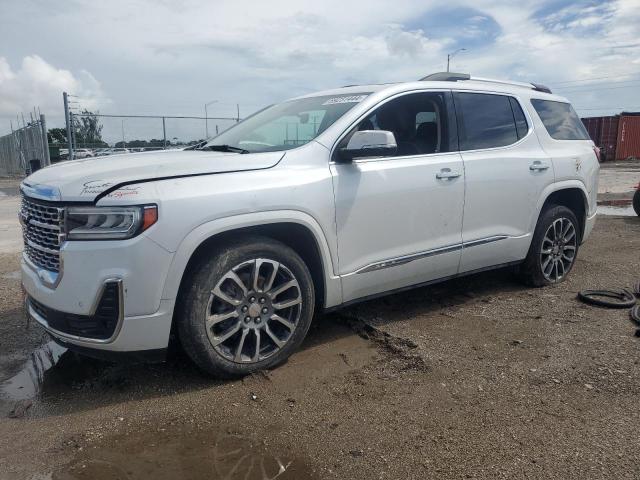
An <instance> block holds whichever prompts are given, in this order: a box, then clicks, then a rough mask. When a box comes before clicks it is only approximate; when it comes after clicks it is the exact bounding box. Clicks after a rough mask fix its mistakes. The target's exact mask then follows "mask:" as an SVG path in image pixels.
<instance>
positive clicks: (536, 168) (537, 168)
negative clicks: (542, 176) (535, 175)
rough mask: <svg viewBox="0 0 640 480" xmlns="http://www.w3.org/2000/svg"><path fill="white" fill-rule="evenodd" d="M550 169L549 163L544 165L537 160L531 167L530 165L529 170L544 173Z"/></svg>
mask: <svg viewBox="0 0 640 480" xmlns="http://www.w3.org/2000/svg"><path fill="white" fill-rule="evenodd" d="M548 169H549V164H547V163H542V162H541V161H540V160H536V161H535V162H533V163H532V164H531V165H529V170H531V171H532V172H536V171H537V172H542V171H544V170H548Z"/></svg>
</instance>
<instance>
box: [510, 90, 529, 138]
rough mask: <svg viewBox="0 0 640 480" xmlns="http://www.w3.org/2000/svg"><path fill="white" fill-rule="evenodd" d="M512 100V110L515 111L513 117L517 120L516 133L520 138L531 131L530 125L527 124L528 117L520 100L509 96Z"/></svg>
mask: <svg viewBox="0 0 640 480" xmlns="http://www.w3.org/2000/svg"><path fill="white" fill-rule="evenodd" d="M509 102H511V110H512V111H513V119H514V120H515V121H516V133H517V134H518V140H520V139H521V138H522V137H524V136H525V135H526V134H527V132H528V131H529V125H527V118H526V117H525V116H524V112H523V111H522V107H521V106H520V102H518V100H516V99H515V98H513V97H509Z"/></svg>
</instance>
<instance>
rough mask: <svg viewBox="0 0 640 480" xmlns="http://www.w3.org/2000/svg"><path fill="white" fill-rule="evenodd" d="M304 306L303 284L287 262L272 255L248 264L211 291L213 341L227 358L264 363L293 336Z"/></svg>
mask: <svg viewBox="0 0 640 480" xmlns="http://www.w3.org/2000/svg"><path fill="white" fill-rule="evenodd" d="M302 306H303V305H302V292H301V290H300V285H299V283H298V280H297V279H296V278H295V276H294V275H293V273H292V272H291V270H289V269H288V268H287V267H286V266H284V265H283V264H281V263H279V262H276V261H274V260H270V259H266V258H256V259H253V260H248V261H245V262H242V263H240V264H239V265H236V266H235V267H233V268H232V269H231V270H229V271H228V272H227V273H226V274H224V275H223V276H222V278H221V279H220V280H219V281H218V283H217V284H216V285H215V287H214V288H213V290H212V291H211V294H210V296H209V302H208V304H207V311H206V317H205V326H206V331H207V335H208V337H209V341H210V342H211V345H212V346H213V348H214V349H215V351H216V352H218V353H219V354H220V355H222V356H223V357H224V358H226V359H227V360H230V361H232V362H236V363H256V362H260V361H262V360H264V359H266V358H269V357H271V356H272V355H274V354H275V353H276V352H278V351H280V350H281V349H282V348H284V346H285V345H286V344H287V342H288V341H289V340H290V339H291V337H292V335H293V332H294V331H295V329H296V326H297V324H298V321H299V319H300V314H301V311H302Z"/></svg>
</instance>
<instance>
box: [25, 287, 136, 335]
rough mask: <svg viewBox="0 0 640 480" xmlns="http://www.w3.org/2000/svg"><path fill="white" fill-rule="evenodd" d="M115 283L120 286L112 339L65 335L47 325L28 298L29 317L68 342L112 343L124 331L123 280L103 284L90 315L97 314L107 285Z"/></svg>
mask: <svg viewBox="0 0 640 480" xmlns="http://www.w3.org/2000/svg"><path fill="white" fill-rule="evenodd" d="M113 282H116V283H117V284H118V321H117V323H116V328H115V329H114V330H113V335H111V337H109V338H107V339H99V338H87V337H79V336H77V335H69V334H68V333H64V332H61V331H59V330H56V329H55V328H51V327H50V326H49V324H48V323H47V321H46V320H45V319H44V318H42V317H41V316H40V315H39V314H38V313H37V312H36V311H35V309H34V308H33V307H32V306H31V302H30V301H29V298H28V297H27V300H26V308H27V313H28V314H29V317H31V318H33V319H34V320H35V321H36V322H38V323H39V324H40V325H41V326H42V328H44V329H45V330H46V331H47V332H49V333H50V334H51V335H54V336H56V337H60V338H62V339H66V340H75V341H77V342H84V343H94V344H96V343H98V344H105V343H111V342H113V341H114V340H115V339H116V337H117V336H118V334H119V333H120V330H122V324H123V323H124V286H123V282H122V279H121V278H108V279H107V280H105V281H104V283H103V284H102V288H101V289H100V291H99V292H98V295H97V296H96V299H95V300H94V302H93V306H92V308H91V313H90V315H94V314H95V311H96V309H97V307H98V304H99V303H100V299H101V298H102V295H103V294H104V290H105V288H106V287H107V283H113Z"/></svg>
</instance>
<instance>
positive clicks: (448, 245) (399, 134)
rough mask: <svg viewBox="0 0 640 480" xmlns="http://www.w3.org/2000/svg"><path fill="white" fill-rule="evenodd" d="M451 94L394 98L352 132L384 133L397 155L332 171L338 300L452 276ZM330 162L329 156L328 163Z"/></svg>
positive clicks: (458, 166) (457, 222)
mask: <svg viewBox="0 0 640 480" xmlns="http://www.w3.org/2000/svg"><path fill="white" fill-rule="evenodd" d="M455 128H456V122H455V117H454V116H453V108H452V104H451V93H450V92H421V93H409V94H403V95H401V96H399V97H396V98H393V99H391V100H389V101H387V102H386V103H384V104H383V105H381V106H379V107H378V108H376V109H374V110H373V111H372V112H371V113H369V114H367V115H365V116H364V117H363V118H361V119H360V120H359V121H358V122H357V123H356V125H355V126H354V127H353V128H352V129H351V130H350V132H349V133H348V134H347V135H345V136H344V138H343V139H342V140H341V141H340V142H339V143H338V148H340V147H341V146H342V145H346V143H347V142H348V140H349V138H350V135H351V134H352V133H353V132H355V131H357V130H388V131H391V132H393V134H394V136H395V138H396V142H397V144H398V152H397V154H396V155H393V156H389V157H376V158H361V159H356V160H354V161H353V162H350V163H344V162H340V161H339V160H336V161H334V162H333V163H332V165H331V173H332V175H333V188H334V195H335V201H336V227H337V233H338V254H339V261H340V275H341V277H342V285H343V295H344V301H349V300H353V299H356V298H360V297H365V296H368V295H374V294H377V293H380V292H386V291H390V290H394V289H398V288H402V287H406V286H409V285H415V284H419V283H422V282H426V281H429V280H433V279H437V278H442V277H447V276H450V275H454V274H456V273H457V271H458V265H459V261H460V250H461V238H462V209H463V204H464V169H463V165H462V159H461V157H460V154H459V153H458V152H457V137H456V133H455ZM334 159H335V157H334Z"/></svg>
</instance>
